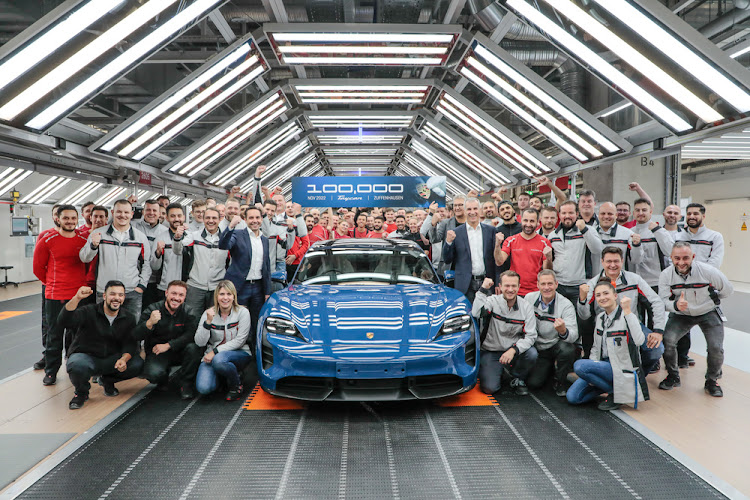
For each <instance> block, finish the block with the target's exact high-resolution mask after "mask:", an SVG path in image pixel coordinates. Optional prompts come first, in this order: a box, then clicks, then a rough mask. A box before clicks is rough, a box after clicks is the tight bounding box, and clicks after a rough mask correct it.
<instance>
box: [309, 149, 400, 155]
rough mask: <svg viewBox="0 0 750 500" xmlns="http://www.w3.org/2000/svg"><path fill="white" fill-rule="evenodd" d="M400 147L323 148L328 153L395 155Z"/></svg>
mask: <svg viewBox="0 0 750 500" xmlns="http://www.w3.org/2000/svg"><path fill="white" fill-rule="evenodd" d="M396 151H398V148H380V149H345V148H326V147H324V148H323V152H324V153H325V154H327V155H360V156H361V155H378V154H389V155H395V154H396Z"/></svg>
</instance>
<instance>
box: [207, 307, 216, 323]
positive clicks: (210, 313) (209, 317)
mask: <svg viewBox="0 0 750 500" xmlns="http://www.w3.org/2000/svg"><path fill="white" fill-rule="evenodd" d="M214 316H216V309H214V308H213V307H211V308H208V309H206V322H207V323H211V322H212V321H213V320H214Z"/></svg>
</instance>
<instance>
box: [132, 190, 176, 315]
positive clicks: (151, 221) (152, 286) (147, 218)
mask: <svg viewBox="0 0 750 500" xmlns="http://www.w3.org/2000/svg"><path fill="white" fill-rule="evenodd" d="M160 209H161V206H159V202H157V201H156V200H146V202H145V203H144V204H143V218H141V219H139V220H136V221H134V222H133V227H134V228H136V229H138V230H139V231H141V232H142V233H143V234H145V235H146V239H148V242H149V244H150V245H151V249H152V250H153V249H155V248H156V242H157V241H159V240H162V241H163V240H165V239H166V234H167V232H168V229H167V228H166V227H165V226H163V225H162V224H161V223H160V222H159V213H160ZM149 255H150V257H149V259H148V260H149V263H150V265H151V277H150V278H149V280H148V286H147V287H146V291H145V292H144V293H143V307H148V306H150V305H151V304H153V303H154V302H156V301H157V300H159V299H160V298H161V297H162V296H163V295H161V294H160V293H159V290H158V289H157V285H158V284H159V281H160V279H161V273H160V272H159V268H160V266H159V263H158V257H157V256H156V254H155V253H154V252H151V253H150V254H149Z"/></svg>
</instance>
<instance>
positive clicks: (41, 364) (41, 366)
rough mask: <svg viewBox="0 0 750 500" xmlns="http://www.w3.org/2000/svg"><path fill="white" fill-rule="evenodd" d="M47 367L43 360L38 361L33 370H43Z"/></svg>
mask: <svg viewBox="0 0 750 500" xmlns="http://www.w3.org/2000/svg"><path fill="white" fill-rule="evenodd" d="M46 366H47V362H46V361H45V360H44V358H42V359H40V360H39V361H37V362H36V363H34V369H35V370H44V368H45V367H46Z"/></svg>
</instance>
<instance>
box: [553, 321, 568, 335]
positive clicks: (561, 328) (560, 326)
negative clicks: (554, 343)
mask: <svg viewBox="0 0 750 500" xmlns="http://www.w3.org/2000/svg"><path fill="white" fill-rule="evenodd" d="M555 330H557V333H559V334H560V335H565V332H567V331H568V327H567V326H565V320H564V319H562V318H555Z"/></svg>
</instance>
